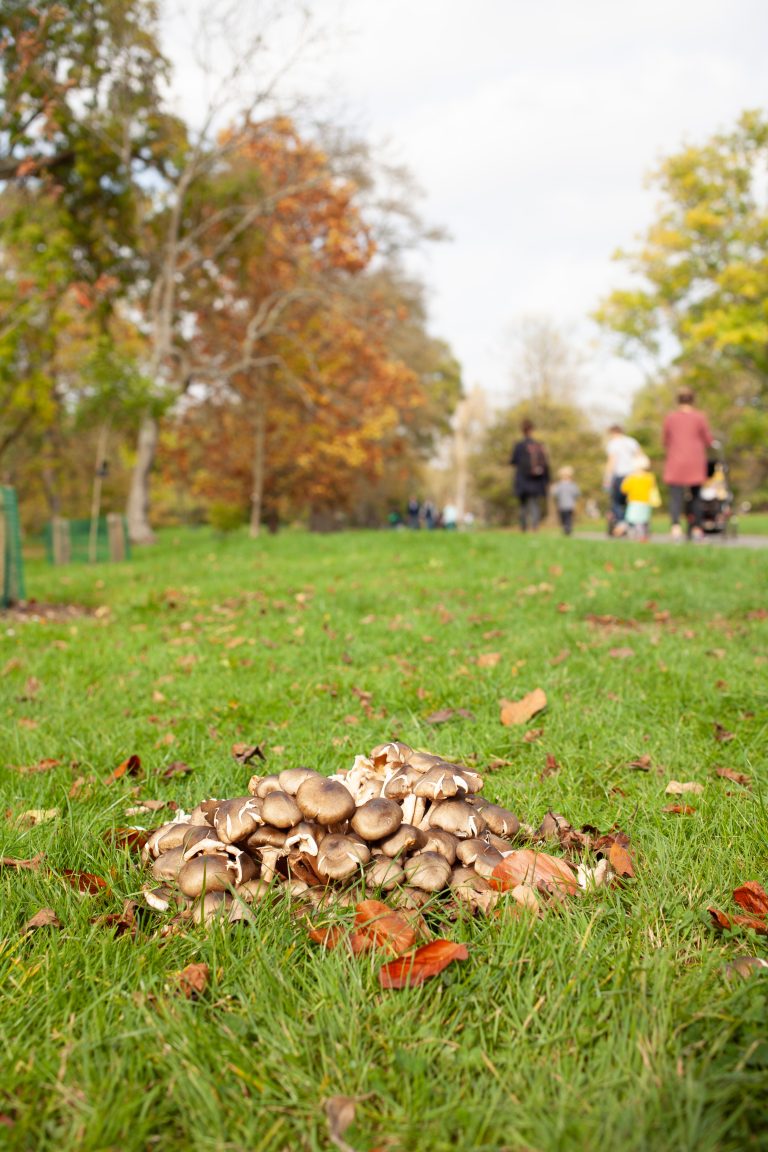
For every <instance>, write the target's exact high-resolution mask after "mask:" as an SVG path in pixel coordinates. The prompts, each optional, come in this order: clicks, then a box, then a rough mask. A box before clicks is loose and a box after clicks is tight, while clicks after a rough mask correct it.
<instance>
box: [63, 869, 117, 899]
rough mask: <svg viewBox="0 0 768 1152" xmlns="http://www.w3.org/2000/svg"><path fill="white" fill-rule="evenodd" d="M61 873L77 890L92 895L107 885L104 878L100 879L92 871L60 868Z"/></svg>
mask: <svg viewBox="0 0 768 1152" xmlns="http://www.w3.org/2000/svg"><path fill="white" fill-rule="evenodd" d="M61 875H62V876H63V877H64V879H65V880H66V881H67V882H68V883H69V884H71V886H72V887H73V888H76V889H77V891H78V892H89V893H90V894H91V895H94V894H95V893H96V892H100V891H101V889H102V888H106V887H107V882H106V880H102V878H101V876H94V874H93V873H92V872H75V871H73V870H72V869H71V868H62V870H61Z"/></svg>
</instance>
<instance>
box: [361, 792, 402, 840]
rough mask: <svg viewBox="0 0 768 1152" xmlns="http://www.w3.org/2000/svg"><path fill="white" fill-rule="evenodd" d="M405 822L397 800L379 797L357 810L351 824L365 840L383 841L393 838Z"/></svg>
mask: <svg viewBox="0 0 768 1152" xmlns="http://www.w3.org/2000/svg"><path fill="white" fill-rule="evenodd" d="M402 822H403V810H402V808H401V807H400V805H399V804H398V803H397V801H396V800H387V799H386V798H385V797H384V796H379V797H378V798H377V799H375V800H368V801H367V802H366V803H365V804H361V805H360V807H359V808H357V809H356V810H355V814H354V816H353V817H352V820H351V824H352V828H353V829H354V831H355V832H357V834H358V836H362V838H363V840H383V839H385V838H386V837H388V836H393V835H394V834H395V832H396V831H397V830H398V828H399V827H400V825H401V824H402Z"/></svg>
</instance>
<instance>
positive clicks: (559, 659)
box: [549, 648, 571, 668]
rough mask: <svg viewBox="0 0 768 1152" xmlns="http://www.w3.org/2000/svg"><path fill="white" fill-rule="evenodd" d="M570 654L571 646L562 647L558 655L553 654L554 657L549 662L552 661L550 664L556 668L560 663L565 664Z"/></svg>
mask: <svg viewBox="0 0 768 1152" xmlns="http://www.w3.org/2000/svg"><path fill="white" fill-rule="evenodd" d="M570 654H571V650H570V648H562V649H561V650H560V651H559V652H558V654H557V656H553V657H552V659H551V660H550V662H549V663H550V666H551V667H552V668H556V667H557V665H558V664H563V663H565V661H566V660H567V659H568V657H569V656H570Z"/></svg>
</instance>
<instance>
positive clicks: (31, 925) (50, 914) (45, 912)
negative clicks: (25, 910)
mask: <svg viewBox="0 0 768 1152" xmlns="http://www.w3.org/2000/svg"><path fill="white" fill-rule="evenodd" d="M61 927H62V924H61V921H60V920H59V918H58V916H57V915H56V913H55V912H54V910H53V908H41V909H40V911H39V912H35V914H34V916H32V917H31V918H30V919H29V920H27V922H26V924H25V925H24V927H23V928H22V930H21V931H22V934H23V935H26V934H27V932H34V931H35V929H37V928H61Z"/></svg>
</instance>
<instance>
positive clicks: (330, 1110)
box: [323, 1096, 357, 1152]
mask: <svg viewBox="0 0 768 1152" xmlns="http://www.w3.org/2000/svg"><path fill="white" fill-rule="evenodd" d="M356 1106H357V1101H356V1100H355V1099H354V1098H353V1097H352V1096H329V1097H328V1099H327V1100H324V1101H323V1109H324V1111H325V1116H326V1119H327V1120H328V1138H329V1140H330V1141H331V1143H332V1144H335V1145H336V1147H337V1148H339V1149H340V1150H341V1152H354V1150H353V1149H352V1147H351V1145H350V1144H347V1142H346V1140H345V1139H344V1133H345V1132H346V1130H347V1128H349V1127H350V1125H352V1124H354V1122H355V1108H356Z"/></svg>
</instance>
